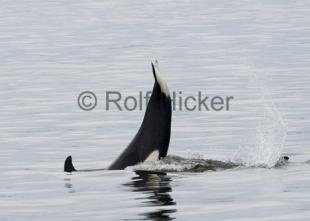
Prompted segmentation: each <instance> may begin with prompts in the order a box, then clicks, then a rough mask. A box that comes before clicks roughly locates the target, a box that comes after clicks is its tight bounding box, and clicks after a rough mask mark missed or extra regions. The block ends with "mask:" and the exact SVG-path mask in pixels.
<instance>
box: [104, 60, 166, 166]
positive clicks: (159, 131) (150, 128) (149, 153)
mask: <svg viewBox="0 0 310 221" xmlns="http://www.w3.org/2000/svg"><path fill="white" fill-rule="evenodd" d="M152 70H153V76H154V78H155V83H154V87H153V91H152V95H151V98H150V100H149V103H148V105H147V108H146V111H145V115H144V118H143V122H142V124H141V126H140V129H139V131H138V133H137V134H136V136H135V137H134V138H133V140H132V141H131V143H130V144H129V145H128V146H127V148H126V149H125V150H124V151H123V152H122V154H121V155H120V156H119V157H118V158H117V159H116V160H115V161H114V163H113V164H112V165H111V166H110V167H109V170H122V169H125V168H126V167H128V166H133V165H135V164H138V163H142V162H144V161H145V160H147V161H150V160H152V161H154V160H158V159H160V158H163V157H165V156H166V155H167V152H168V148H169V143H170V134H171V117H172V105H171V98H170V92H169V88H168V84H167V82H166V81H165V80H164V79H163V78H162V77H161V76H160V72H159V69H158V63H157V62H155V63H152Z"/></svg>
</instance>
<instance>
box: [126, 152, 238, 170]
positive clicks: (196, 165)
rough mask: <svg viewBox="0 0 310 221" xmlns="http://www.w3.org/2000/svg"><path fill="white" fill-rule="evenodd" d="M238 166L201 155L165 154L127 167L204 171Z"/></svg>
mask: <svg viewBox="0 0 310 221" xmlns="http://www.w3.org/2000/svg"><path fill="white" fill-rule="evenodd" d="M238 166H240V165H239V164H236V163H232V162H223V161H217V160H210V159H202V158H201V157H199V158H183V157H179V156H167V157H165V158H164V159H162V160H160V161H155V162H149V163H143V164H139V165H136V166H133V167H130V168H128V169H129V170H135V171H137V170H138V171H157V172H205V171H217V170H223V169H232V168H235V167H238Z"/></svg>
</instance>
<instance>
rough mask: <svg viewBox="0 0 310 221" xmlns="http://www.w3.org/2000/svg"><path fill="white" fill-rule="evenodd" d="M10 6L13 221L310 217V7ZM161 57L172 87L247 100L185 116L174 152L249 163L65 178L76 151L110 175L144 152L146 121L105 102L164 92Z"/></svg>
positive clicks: (6, 206) (2, 187)
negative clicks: (90, 104)
mask: <svg viewBox="0 0 310 221" xmlns="http://www.w3.org/2000/svg"><path fill="white" fill-rule="evenodd" d="M0 3H1V7H0V165H1V166H0V220H1V221H5V220H9V221H15V220H16V221H17V220H18V221H20V220H27V221H30V220H31V221H32V220H33V221H36V220H38V221H39V220H65V221H66V220H68V221H69V220H70V221H71V220H72V221H73V220H74V221H77V220H171V219H177V220H203V221H206V220H212V221H214V220H225V221H228V220H229V221H241V220H246V221H254V220H259V221H263V220H264V221H265V220H270V221H277V220H279V221H280V220H281V221H284V220H294V221H295V220H305V221H306V220H309V219H310V172H309V170H310V163H309V160H310V140H309V134H310V115H309V112H310V101H309V95H310V87H309V85H310V74H309V73H310V63H309V61H310V2H309V1H307V0H300V1H295V0H294V1H293V0H291V1H290V0H262V1H249V0H240V1H228V0H218V1H203V0H194V1H189V0H187V1H186V0H180V1H163V0H158V1H148V0H146V1H142V0H138V1H129V0H122V1H112V0H85V1H84V0H83V1H82V0H74V1H73V0H66V1H64V0H58V1H56V0H55V1H50V0H48V1H39V0H27V1H21V0H13V1H7V0H0ZM153 59H158V61H159V63H160V67H161V70H162V75H163V76H164V78H165V79H166V80H167V81H168V84H169V87H170V90H171V91H177V92H178V91H182V93H183V94H185V95H195V94H197V92H198V91H202V92H203V93H204V94H206V95H209V96H215V95H220V96H234V100H233V101H232V102H231V110H230V111H221V112H215V111H209V112H207V111H200V112H199V111H193V112H189V111H175V112H174V113H173V121H172V137H171V144H170V149H169V154H170V155H177V156H182V157H185V158H195V157H199V158H204V159H216V160H223V161H234V162H235V161H237V162H241V163H243V164H244V165H245V167H242V168H236V169H230V170H223V171H216V172H211V171H207V172H204V173H182V172H175V173H168V174H167V175H149V174H136V173H135V172H134V170H133V169H132V168H129V169H127V170H125V171H97V172H90V173H75V174H66V173H64V172H63V162H64V160H65V157H66V156H67V155H72V156H73V158H74V163H75V165H76V167H77V168H90V169H91V168H105V167H107V166H108V165H109V164H110V163H111V162H112V161H113V160H114V159H115V158H116V157H117V156H118V155H119V153H120V152H121V151H122V150H123V149H124V148H125V147H126V145H127V144H128V143H129V142H130V140H131V139H132V137H133V136H134V135H135V133H136V132H137V130H138V128H139V126H140V124H141V121H142V118H143V115H144V112H143V111H132V112H129V111H122V112H120V111H117V110H116V109H115V108H114V109H113V110H112V111H109V112H107V111H105V105H104V103H105V92H106V91H107V90H114V91H120V92H121V93H123V94H124V95H133V96H137V94H138V92H139V91H145V92H146V91H148V90H151V89H152V87H153V83H154V80H153V77H152V72H151V66H150V62H151V60H153ZM85 90H91V91H93V92H94V93H96V95H97V97H98V105H97V107H96V108H95V109H94V110H93V111H89V112H86V111H82V110H81V109H79V107H78V105H77V97H78V95H79V93H81V92H82V91H85ZM282 155H288V156H290V158H291V159H290V163H289V164H288V165H286V166H284V167H281V168H273V167H272V166H273V165H274V163H275V161H276V159H277V158H278V157H280V156H282ZM307 161H308V162H307ZM261 165H264V167H261Z"/></svg>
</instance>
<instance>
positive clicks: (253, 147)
mask: <svg viewBox="0 0 310 221" xmlns="http://www.w3.org/2000/svg"><path fill="white" fill-rule="evenodd" d="M254 79H255V80H256V82H257V83H258V85H259V86H260V90H261V100H262V101H263V116H262V118H261V120H260V123H259V125H258V126H257V128H256V132H255V133H254V134H249V135H247V138H246V140H245V142H244V144H243V145H241V146H240V148H239V149H238V151H237V152H236V154H235V156H234V157H233V161H235V162H238V163H240V164H243V165H245V166H263V167H267V168H271V167H273V166H275V165H276V164H277V162H278V160H279V159H280V157H281V155H282V150H283V147H284V143H285V139H286V135H287V123H286V120H285V118H284V116H283V115H282V113H281V112H280V111H279V110H278V109H277V107H276V105H275V104H274V102H273V100H272V97H271V95H270V93H269V91H268V90H267V88H266V87H265V86H264V85H263V84H261V82H260V81H259V80H258V78H257V76H256V75H255V76H254Z"/></svg>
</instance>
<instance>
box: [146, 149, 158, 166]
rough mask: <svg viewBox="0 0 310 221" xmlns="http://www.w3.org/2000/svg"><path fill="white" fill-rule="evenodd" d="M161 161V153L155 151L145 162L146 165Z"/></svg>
mask: <svg viewBox="0 0 310 221" xmlns="http://www.w3.org/2000/svg"><path fill="white" fill-rule="evenodd" d="M158 159H159V151H158V150H154V151H153V152H152V153H151V154H150V155H149V156H148V157H147V158H146V160H145V161H144V163H150V162H154V161H157V160H158Z"/></svg>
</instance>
